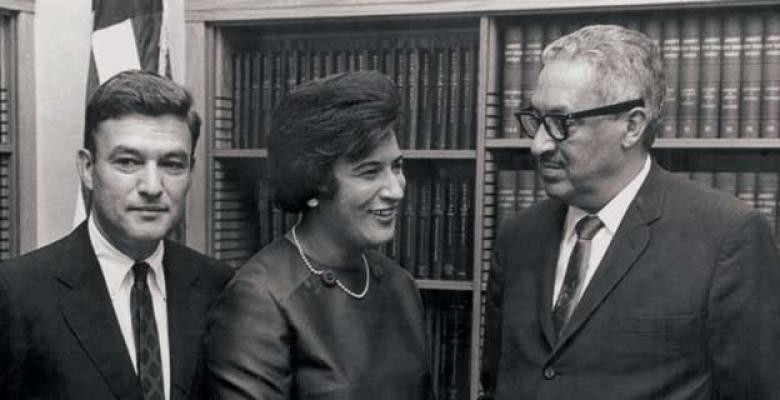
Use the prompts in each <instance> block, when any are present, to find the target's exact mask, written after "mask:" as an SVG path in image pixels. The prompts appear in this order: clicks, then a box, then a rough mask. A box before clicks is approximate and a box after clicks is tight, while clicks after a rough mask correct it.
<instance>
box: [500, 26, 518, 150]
mask: <svg viewBox="0 0 780 400" xmlns="http://www.w3.org/2000/svg"><path fill="white" fill-rule="evenodd" d="M522 82H523V27H522V26H520V25H513V26H510V27H508V28H507V29H506V31H505V33H504V86H503V91H504V98H503V100H504V112H503V116H504V126H503V127H504V129H503V137H505V138H520V137H521V136H522V134H521V127H520V123H519V122H518V121H517V118H515V115H514V114H515V112H517V111H518V110H520V108H521V105H522V102H523V98H522V93H523V87H522Z"/></svg>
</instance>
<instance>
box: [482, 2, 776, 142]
mask: <svg viewBox="0 0 780 400" xmlns="http://www.w3.org/2000/svg"><path fill="white" fill-rule="evenodd" d="M607 18H608V17H605V19H604V20H598V19H597V20H594V21H588V23H605V22H606V23H612V22H617V23H620V24H623V25H625V26H627V27H628V28H632V29H636V30H640V31H642V32H643V33H645V34H647V35H648V36H649V37H650V38H651V39H653V40H655V41H656V42H657V43H658V44H659V46H660V48H661V52H662V57H663V63H664V70H665V73H666V103H665V111H664V118H663V129H662V130H661V132H660V134H659V136H660V137H668V138H674V137H679V138H758V137H762V138H778V137H780V11H778V10H777V9H776V8H774V9H763V8H752V9H731V10H728V9H726V10H707V11H705V12H701V11H690V12H684V13H675V14H663V13H652V14H645V15H642V16H636V17H631V16H624V18H623V20H619V21H611V20H609V19H607ZM576 21H581V19H568V20H565V22H563V21H559V20H554V19H553V20H550V21H548V22H539V21H538V19H535V20H534V21H529V23H527V24H526V23H522V24H512V25H508V26H507V27H506V28H505V30H504V32H503V33H504V49H503V70H502V72H503V87H502V96H501V99H499V98H498V96H493V100H492V103H493V104H492V105H491V106H490V107H488V114H489V115H491V113H492V114H495V113H496V112H497V110H498V107H496V104H495V103H497V102H498V101H499V100H503V118H502V120H503V125H502V129H496V128H495V125H497V121H496V123H494V124H493V125H494V127H493V129H488V131H487V134H488V137H491V136H492V137H504V138H519V137H522V136H523V135H524V132H522V127H521V126H520V125H519V124H518V123H517V121H516V120H515V118H514V115H513V114H514V112H516V111H517V110H519V109H521V108H523V107H526V106H528V105H530V99H531V97H532V95H533V92H534V90H535V88H536V79H537V75H538V73H539V70H540V68H541V53H542V50H543V48H544V46H545V45H546V44H548V43H549V42H551V41H552V40H554V39H555V38H557V37H559V36H561V34H562V33H568V32H571V31H573V30H575V29H578V28H579V27H580V26H581V24H578V23H572V22H576ZM491 110H492V111H491ZM575 111H576V110H575ZM489 125H490V124H489Z"/></svg>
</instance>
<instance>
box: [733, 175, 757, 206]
mask: <svg viewBox="0 0 780 400" xmlns="http://www.w3.org/2000/svg"><path fill="white" fill-rule="evenodd" d="M756 179H757V178H756V173H755V172H738V173H737V198H738V199H740V200H742V201H743V202H745V204H747V205H748V206H749V207H750V208H756Z"/></svg>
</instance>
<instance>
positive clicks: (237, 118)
mask: <svg viewBox="0 0 780 400" xmlns="http://www.w3.org/2000/svg"><path fill="white" fill-rule="evenodd" d="M242 65H243V54H241V53H236V54H234V55H233V135H232V140H231V147H233V148H240V147H241V142H240V140H241V133H242V129H243V126H242V122H243V121H242V120H243V116H242V115H241V113H242V111H243V101H242V96H241V81H242V80H243V74H242V69H241V67H242Z"/></svg>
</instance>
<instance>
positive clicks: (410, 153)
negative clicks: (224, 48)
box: [0, 146, 477, 160]
mask: <svg viewBox="0 0 780 400" xmlns="http://www.w3.org/2000/svg"><path fill="white" fill-rule="evenodd" d="M1 150H2V146H0V151H1ZM211 154H213V155H214V157H216V158H250V159H251V158H267V157H268V150H266V149H214V150H212V152H211ZM403 154H404V157H405V158H407V159H426V160H473V159H476V158H477V152H476V150H403Z"/></svg>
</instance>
